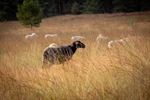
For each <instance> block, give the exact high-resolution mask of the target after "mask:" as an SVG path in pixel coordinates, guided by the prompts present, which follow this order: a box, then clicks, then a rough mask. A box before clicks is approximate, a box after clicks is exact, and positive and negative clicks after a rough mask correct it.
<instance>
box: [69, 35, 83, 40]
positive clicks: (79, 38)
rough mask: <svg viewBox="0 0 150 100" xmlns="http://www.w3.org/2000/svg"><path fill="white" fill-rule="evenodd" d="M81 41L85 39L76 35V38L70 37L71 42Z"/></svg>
mask: <svg viewBox="0 0 150 100" xmlns="http://www.w3.org/2000/svg"><path fill="white" fill-rule="evenodd" d="M81 39H85V37H83V36H79V35H78V36H72V37H71V40H72V41H78V40H81Z"/></svg>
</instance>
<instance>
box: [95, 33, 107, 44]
mask: <svg viewBox="0 0 150 100" xmlns="http://www.w3.org/2000/svg"><path fill="white" fill-rule="evenodd" d="M107 39H108V37H106V36H103V35H102V34H99V35H98V36H97V37H96V41H97V42H98V41H99V40H107Z"/></svg>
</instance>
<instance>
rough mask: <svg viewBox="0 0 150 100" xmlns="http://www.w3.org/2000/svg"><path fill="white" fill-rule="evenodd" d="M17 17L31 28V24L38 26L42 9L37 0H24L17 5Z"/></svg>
mask: <svg viewBox="0 0 150 100" xmlns="http://www.w3.org/2000/svg"><path fill="white" fill-rule="evenodd" d="M17 18H18V19H19V21H20V22H21V23H22V24H23V25H25V26H30V28H31V29H32V27H33V26H36V27H37V26H39V24H40V22H41V20H42V10H41V8H40V5H39V2H38V0H24V1H23V4H22V5H19V6H18V13H17Z"/></svg>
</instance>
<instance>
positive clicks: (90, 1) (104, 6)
mask: <svg viewBox="0 0 150 100" xmlns="http://www.w3.org/2000/svg"><path fill="white" fill-rule="evenodd" d="M22 3H23V0H0V21H6V20H17V17H16V13H17V11H18V10H17V9H18V5H21V4H22ZM39 4H40V7H41V9H42V11H43V17H50V16H56V15H64V14H84V13H88V14H89V13H94V14H95V13H96V14H97V13H115V12H135V11H136V12H137V11H148V10H150V0H39Z"/></svg>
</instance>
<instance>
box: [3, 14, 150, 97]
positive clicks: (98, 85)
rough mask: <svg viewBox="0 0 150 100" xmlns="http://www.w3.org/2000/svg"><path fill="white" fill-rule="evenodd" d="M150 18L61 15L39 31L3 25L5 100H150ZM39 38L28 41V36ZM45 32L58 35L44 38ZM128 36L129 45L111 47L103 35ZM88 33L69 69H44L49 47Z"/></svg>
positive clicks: (136, 15) (54, 66) (140, 16)
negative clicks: (36, 34) (32, 34)
mask: <svg viewBox="0 0 150 100" xmlns="http://www.w3.org/2000/svg"><path fill="white" fill-rule="evenodd" d="M149 17H150V14H149V12H146V13H142V14H138V13H137V14H127V15H122V14H112V15H109V14H105V15H79V16H72V15H66V16H59V17H53V18H48V19H44V20H43V22H42V24H41V26H40V27H39V28H34V29H33V30H30V29H27V28H24V27H22V26H21V25H20V24H19V23H18V22H4V23H0V98H1V99H2V100H51V99H52V100H148V99H149V98H150V38H149V33H150V29H149V26H150V19H149ZM29 32H36V33H38V38H37V39H33V40H25V39H24V36H25V34H28V33H29ZM45 33H57V34H59V37H57V38H55V39H44V34H45ZM100 33H101V34H104V35H106V36H108V37H110V40H111V39H119V38H123V37H129V39H130V41H128V42H127V43H126V45H118V46H115V47H113V48H111V49H108V48H107V42H108V41H101V42H100V43H99V44H97V43H96V41H95V39H96V36H97V35H98V34H100ZM75 34H78V35H83V36H85V37H86V40H84V41H83V42H84V43H85V44H86V48H85V49H79V50H77V52H76V53H75V55H74V56H73V58H72V59H71V60H70V61H69V62H66V63H65V65H64V66H62V65H53V66H52V67H51V68H47V69H42V60H41V59H42V52H43V49H44V48H45V47H46V46H48V45H49V44H50V43H53V42H55V43H57V44H59V45H62V44H69V43H71V40H70V37H71V36H72V35H75Z"/></svg>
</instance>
